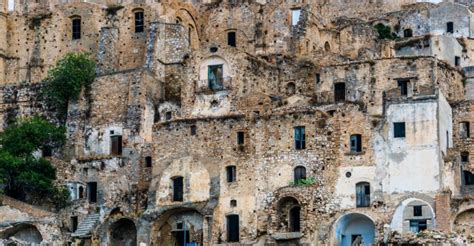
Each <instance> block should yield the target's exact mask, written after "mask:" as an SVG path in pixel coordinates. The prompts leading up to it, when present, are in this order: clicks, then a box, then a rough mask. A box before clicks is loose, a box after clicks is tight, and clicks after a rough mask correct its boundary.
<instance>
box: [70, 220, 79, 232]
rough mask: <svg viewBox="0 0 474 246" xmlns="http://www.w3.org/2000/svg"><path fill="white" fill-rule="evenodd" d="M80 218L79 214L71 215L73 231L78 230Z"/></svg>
mask: <svg viewBox="0 0 474 246" xmlns="http://www.w3.org/2000/svg"><path fill="white" fill-rule="evenodd" d="M77 225H78V220H77V216H71V231H72V232H75V231H76V230H77Z"/></svg>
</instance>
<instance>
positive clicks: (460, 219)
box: [453, 208, 474, 236]
mask: <svg viewBox="0 0 474 246" xmlns="http://www.w3.org/2000/svg"><path fill="white" fill-rule="evenodd" d="M453 230H454V231H455V232H457V233H459V234H463V235H466V236H468V235H469V234H470V233H472V232H473V231H474V208H472V209H468V210H466V211H464V212H461V213H460V214H458V216H456V219H455V220H454V225H453Z"/></svg>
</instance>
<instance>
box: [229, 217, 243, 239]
mask: <svg viewBox="0 0 474 246" xmlns="http://www.w3.org/2000/svg"><path fill="white" fill-rule="evenodd" d="M226 218H227V242H239V241H240V239H239V216H238V215H236V214H232V215H227V216H226Z"/></svg>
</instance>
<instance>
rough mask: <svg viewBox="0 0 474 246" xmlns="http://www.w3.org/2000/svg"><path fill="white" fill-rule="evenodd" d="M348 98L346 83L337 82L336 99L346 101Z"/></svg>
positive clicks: (335, 87) (335, 85) (335, 86)
mask: <svg viewBox="0 0 474 246" xmlns="http://www.w3.org/2000/svg"><path fill="white" fill-rule="evenodd" d="M345 100H346V84H345V83H336V84H334V101H335V102H344V101H345Z"/></svg>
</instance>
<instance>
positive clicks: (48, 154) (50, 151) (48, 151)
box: [42, 146, 53, 157]
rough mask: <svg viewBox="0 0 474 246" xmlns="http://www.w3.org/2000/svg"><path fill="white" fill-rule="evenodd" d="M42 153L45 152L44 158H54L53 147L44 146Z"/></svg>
mask: <svg viewBox="0 0 474 246" xmlns="http://www.w3.org/2000/svg"><path fill="white" fill-rule="evenodd" d="M42 152H43V157H51V156H53V149H52V148H51V146H44V147H43V150H42Z"/></svg>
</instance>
